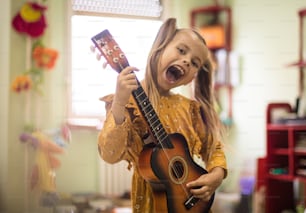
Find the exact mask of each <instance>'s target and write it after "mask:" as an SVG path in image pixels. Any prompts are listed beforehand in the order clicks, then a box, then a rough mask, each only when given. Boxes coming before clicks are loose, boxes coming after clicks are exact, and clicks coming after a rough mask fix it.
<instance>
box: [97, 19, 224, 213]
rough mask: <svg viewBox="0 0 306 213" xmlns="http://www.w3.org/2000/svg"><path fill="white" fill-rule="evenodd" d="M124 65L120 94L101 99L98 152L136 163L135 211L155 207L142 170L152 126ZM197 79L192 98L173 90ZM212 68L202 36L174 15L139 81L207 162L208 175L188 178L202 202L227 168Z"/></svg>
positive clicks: (169, 124) (170, 127) (166, 123)
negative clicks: (103, 104) (141, 159)
mask: <svg viewBox="0 0 306 213" xmlns="http://www.w3.org/2000/svg"><path fill="white" fill-rule="evenodd" d="M137 70H138V69H137V68H136V67H132V66H128V67H126V68H124V69H123V70H122V71H121V73H120V74H119V75H118V78H117V86H116V93H115V94H114V95H109V96H106V97H104V98H103V100H104V101H105V102H106V109H107V116H106V120H105V123H104V126H103V129H102V130H101V132H100V134H99V139H98V140H99V141H98V145H99V153H100V155H101V157H102V159H103V160H105V161H106V162H108V163H116V162H119V161H121V160H126V161H128V162H129V169H130V168H131V167H133V168H134V173H133V179H132V192H131V198H132V208H133V212H140V213H145V212H148V213H152V212H154V200H153V193H152V187H151V185H150V183H148V182H147V181H145V180H144V177H143V176H142V175H141V172H140V169H139V156H140V153H141V152H142V150H143V146H144V144H146V143H147V142H150V141H152V140H151V136H149V137H148V135H149V134H148V132H149V128H148V126H147V123H146V121H145V120H144V117H143V116H141V112H140V111H139V109H138V107H137V104H136V102H135V100H134V98H133V96H131V93H132V91H134V90H135V89H137V88H138V87H139V85H138V82H137V80H136V76H135V74H134V73H133V71H137ZM193 80H194V94H193V96H194V99H188V98H186V97H184V96H182V95H179V94H174V93H173V92H171V90H172V89H173V88H176V87H179V86H182V85H186V84H189V83H191V82H192V81H193ZM212 81H213V67H212V62H211V59H210V57H209V50H208V48H207V46H206V43H205V41H204V39H203V38H202V37H201V36H200V35H199V34H198V33H197V32H196V31H194V30H192V29H178V28H177V27H176V19H173V18H170V19H168V20H166V21H165V23H164V24H163V25H162V26H161V28H160V30H159V32H158V34H157V37H156V39H155V41H154V43H153V46H152V49H151V51H150V54H149V57H148V64H147V68H146V73H145V78H144V80H143V81H142V82H141V86H142V88H143V90H144V91H145V92H146V95H147V96H148V98H149V100H150V102H151V105H152V106H153V108H154V110H155V111H156V113H157V114H158V117H159V119H160V122H161V123H162V125H163V127H164V128H165V130H166V132H167V133H168V134H172V133H180V134H181V135H183V136H184V137H185V139H186V141H187V144H188V147H189V151H190V155H191V156H193V157H194V158H196V157H198V158H201V160H202V161H203V162H204V163H205V166H206V170H207V171H208V173H207V174H202V175H200V176H199V177H197V178H195V179H194V180H192V181H189V182H187V183H186V188H187V189H188V190H189V192H190V193H191V194H192V195H193V196H194V197H195V198H198V199H199V202H201V200H202V202H204V201H206V202H207V201H209V200H210V199H211V197H212V195H213V193H214V192H215V190H216V189H217V188H218V187H219V186H220V185H221V183H222V180H223V179H224V178H225V176H226V173H227V168H226V160H225V155H224V152H223V150H222V146H221V142H220V141H221V136H222V134H221V133H222V128H221V124H220V122H219V119H218V115H217V114H216V112H215V109H214V104H215V103H214V98H213V82H212Z"/></svg>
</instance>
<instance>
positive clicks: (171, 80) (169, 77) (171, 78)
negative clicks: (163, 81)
mask: <svg viewBox="0 0 306 213" xmlns="http://www.w3.org/2000/svg"><path fill="white" fill-rule="evenodd" d="M166 77H167V80H168V81H170V82H175V81H176V77H175V75H173V73H172V72H169V71H168V72H167V73H166Z"/></svg>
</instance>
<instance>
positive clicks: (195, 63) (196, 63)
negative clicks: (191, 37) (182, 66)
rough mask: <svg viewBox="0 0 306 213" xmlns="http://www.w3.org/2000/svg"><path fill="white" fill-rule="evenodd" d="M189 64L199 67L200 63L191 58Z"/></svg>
mask: <svg viewBox="0 0 306 213" xmlns="http://www.w3.org/2000/svg"><path fill="white" fill-rule="evenodd" d="M191 64H192V66H194V67H195V68H200V64H199V63H198V62H197V61H195V60H192V61H191Z"/></svg>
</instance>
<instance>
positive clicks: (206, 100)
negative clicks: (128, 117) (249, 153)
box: [143, 18, 223, 162]
mask: <svg viewBox="0 0 306 213" xmlns="http://www.w3.org/2000/svg"><path fill="white" fill-rule="evenodd" d="M180 30H181V29H178V28H177V26H176V19H174V18H169V19H167V20H166V21H165V22H164V24H163V25H162V26H161V27H160V29H159V32H158V34H157V36H156V38H155V41H154V42H153V45H152V48H151V51H150V53H149V57H148V63H147V67H146V73H145V78H144V81H143V88H144V90H145V92H146V93H147V96H148V97H149V99H150V101H151V104H152V105H153V107H154V108H155V109H157V107H156V106H157V104H158V103H159V99H160V94H159V92H158V88H157V85H158V83H157V69H158V63H159V61H160V57H161V54H162V52H163V51H164V49H165V48H166V46H167V45H168V44H169V43H170V41H171V40H172V39H173V38H174V36H175V35H176V33H177V32H178V31H180ZM193 31H194V33H196V35H197V36H198V37H199V39H200V40H201V41H203V43H204V44H205V45H206V42H205V40H204V38H203V37H202V36H201V35H200V34H199V33H198V32H197V31H196V30H193ZM213 72H214V66H213V62H212V59H211V57H208V59H207V60H206V61H205V62H204V65H203V66H202V67H201V68H200V70H199V72H198V74H197V76H196V78H195V79H194V91H193V92H194V98H195V99H196V100H197V101H198V102H199V103H200V104H201V114H202V119H203V122H204V123H205V125H206V133H207V134H206V137H207V140H206V141H207V142H208V144H207V145H208V146H209V147H210V149H214V148H215V145H216V141H218V140H221V136H222V134H223V128H222V123H221V122H220V119H219V116H218V114H217V112H216V110H215V97H214V90H213ZM208 146H203V150H202V153H203V155H204V156H206V157H205V158H206V159H204V161H206V162H207V161H208V160H209V158H210V153H208V149H207V148H208Z"/></svg>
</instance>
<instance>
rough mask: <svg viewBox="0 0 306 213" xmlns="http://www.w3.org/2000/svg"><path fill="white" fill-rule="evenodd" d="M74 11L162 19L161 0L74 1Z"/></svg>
mask: <svg viewBox="0 0 306 213" xmlns="http://www.w3.org/2000/svg"><path fill="white" fill-rule="evenodd" d="M72 10H73V11H81V12H93V13H108V14H120V15H130V16H144V17H160V16H161V12H162V6H161V3H160V1H159V0H72Z"/></svg>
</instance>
